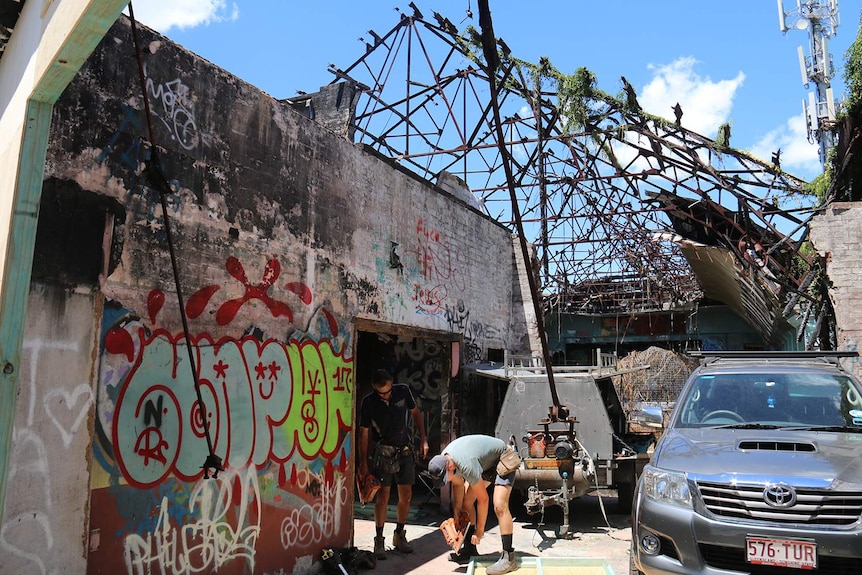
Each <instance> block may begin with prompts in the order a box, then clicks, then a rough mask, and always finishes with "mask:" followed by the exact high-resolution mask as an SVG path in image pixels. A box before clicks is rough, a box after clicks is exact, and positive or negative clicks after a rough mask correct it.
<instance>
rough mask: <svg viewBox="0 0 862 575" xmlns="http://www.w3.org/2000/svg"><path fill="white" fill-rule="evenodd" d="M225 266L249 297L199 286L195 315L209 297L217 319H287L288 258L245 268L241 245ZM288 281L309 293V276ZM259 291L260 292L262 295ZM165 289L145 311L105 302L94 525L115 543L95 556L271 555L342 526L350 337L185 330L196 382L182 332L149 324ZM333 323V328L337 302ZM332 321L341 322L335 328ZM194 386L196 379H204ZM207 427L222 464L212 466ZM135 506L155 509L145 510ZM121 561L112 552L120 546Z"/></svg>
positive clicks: (136, 564)
mask: <svg viewBox="0 0 862 575" xmlns="http://www.w3.org/2000/svg"><path fill="white" fill-rule="evenodd" d="M226 270H227V272H228V274H229V275H230V276H231V277H232V278H234V279H235V280H237V281H239V282H241V284H242V291H241V292H240V293H241V295H240V297H232V298H226V299H221V300H220V299H218V296H217V295H216V294H217V293H218V292H219V291H220V287H219V286H207V287H204V288H201V289H199V290H197V291H196V292H195V293H194V294H193V295H192V297H191V298H190V299H189V302H188V305H187V309H188V310H189V317H190V318H195V317H199V316H200V315H201V314H202V313H203V312H204V311H205V310H210V309H211V310H212V311H213V317H214V318H215V321H216V324H218V325H233V324H235V323H237V322H238V321H239V319H240V318H247V317H248V316H249V313H252V312H253V313H257V314H259V313H261V311H263V313H267V314H269V315H271V316H273V317H278V318H283V319H285V320H286V321H288V322H291V321H292V319H293V310H291V308H290V307H289V304H288V303H287V302H286V301H281V299H283V298H279V297H277V296H275V295H273V293H272V292H273V291H274V290H275V288H276V287H280V284H279V285H276V280H278V278H279V276H280V266H279V264H278V262H277V260H275V259H270V260H269V261H267V262H266V264H265V265H264V266H263V272H262V274H261V280H260V281H259V282H257V281H255V282H252V281H250V280H248V278H247V276H246V272H245V269H244V266H243V265H242V264H241V263H240V262H239V260H237V259H236V258H229V259H228V261H227V263H226ZM285 287H286V289H287V290H288V291H289V292H291V293H293V294H295V295H296V296H298V297H299V298H300V301H301V302H302V303H303V304H310V302H311V301H312V299H313V297H312V294H311V292H310V290H309V289H308V288H307V287H306V286H305V285H304V284H300V283H287V284H285ZM253 302H258V303H263V305H262V306H254V305H252V303H253ZM164 305H165V297H164V294H163V293H162V292H161V291H160V290H152V291H150V292H149V294H147V297H146V302H145V307H146V315H145V317H143V318H142V317H139V316H138V315H136V314H134V313H132V312H130V311H129V310H126V309H124V308H122V307H121V306H117V305H114V304H111V305H108V306H107V309H106V312H105V314H104V322H103V328H102V330H103V337H102V349H101V366H100V378H99V386H98V393H97V408H96V411H97V418H96V419H97V422H96V423H97V427H98V429H99V433H98V434H97V435H98V437H99V438H100V441H99V443H98V445H97V446H96V450H95V461H96V462H98V463H99V464H100V466H101V468H102V471H103V473H104V474H105V475H106V478H105V479H103V480H102V482H101V483H100V484H97V485H95V486H94V491H93V500H94V502H98V504H94V505H93V510H92V514H91V525H92V526H93V528H94V529H97V530H98V532H99V534H100V539H101V545H102V547H106V546H107V547H111V545H112V544H113V545H114V547H115V548H117V549H118V550H119V549H122V557H121V560H122V562H121V563H118V560H119V559H120V558H117V557H114V558H113V559H104V560H103V561H102V562H99V561H92V557H96V555H93V554H91V562H90V564H89V565H88V567H89V568H90V569H91V572H94V573H95V572H98V571H99V570H100V569H101V570H104V569H105V568H107V567H111V568H119V569H123V570H124V571H125V572H127V573H129V574H130V575H132V574H138V573H141V574H143V573H153V572H159V573H171V574H174V575H180V574H188V573H199V572H210V571H215V570H218V571H219V572H220V573H251V572H255V573H257V572H260V573H263V572H269V571H277V570H278V568H282V567H284V566H288V567H289V565H290V563H289V562H290V560H294V561H299V559H300V558H301V557H303V556H305V557H312V556H314V555H315V554H316V553H317V551H319V547H320V545H322V544H324V543H327V542H330V543H331V542H332V541H339V540H341V541H342V542H344V543H346V542H347V538H348V537H349V533H350V529H351V524H352V515H353V509H352V507H351V504H352V489H350V487H351V486H352V482H351V481H349V480H348V477H352V471H353V470H352V463H351V461H350V458H349V457H348V455H347V454H349V453H352V451H353V446H352V433H351V430H352V427H353V393H354V372H353V360H352V358H350V357H349V356H348V355H347V350H348V349H350V348H348V346H346V345H344V344H335V343H333V340H332V339H329V338H327V337H321V336H318V337H317V338H316V339H315V338H312V337H309V335H308V334H306V335H305V337H303V338H301V339H298V338H293V339H290V340H288V341H281V340H276V339H273V338H262V337H260V332H259V331H257V330H254V329H248V328H246V329H244V330H243V333H244V335H242V336H240V337H222V338H218V339H216V338H213V337H212V336H210V335H209V334H207V333H198V334H196V335H193V336H191V339H192V341H191V343H192V349H193V352H194V362H193V363H194V366H195V368H196V370H197V378H196V379H197V382H198V387H197V389H196V387H195V383H194V382H195V378H194V377H192V373H191V365H190V363H192V362H189V361H188V351H187V347H186V342H185V336H184V335H183V334H182V333H172V332H170V331H168V330H166V329H164V328H160V327H159V328H153V327H152V326H153V325H154V324H156V322H157V316H158V314H159V312H160V311H161V310H162V308H163V306H164ZM321 311H323V312H325V313H324V314H323V316H324V317H326V321H325V322H324V324H323V325H324V326H325V329H324V330H323V333H327V331H328V332H329V333H330V334H332V335H336V334H337V333H338V329H339V327H338V325H337V322H336V320H335V318H334V316H333V315H332V314H331V313H330V312H328V311H327V310H321ZM333 332H334V333H333ZM198 394H199V395H198ZM207 435H209V437H210V438H211V442H212V447H213V451H214V452H215V453H216V454H217V455H218V456H219V457H221V458H222V461H223V463H224V467H225V470H224V471H222V472H221V473H220V474H219V475H218V477H217V478H215V479H206V478H205V477H204V475H203V473H204V472H203V469H202V468H201V464H202V463H203V462H204V460H205V459H206V456H207V454H208V444H207ZM141 509H148V510H149V511H148V512H147V513H146V514H145V515H144V516H143V517H142V516H141V512H140V510H141ZM112 561H113V562H112Z"/></svg>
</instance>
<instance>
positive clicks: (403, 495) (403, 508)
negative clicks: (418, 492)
mask: <svg viewBox="0 0 862 575" xmlns="http://www.w3.org/2000/svg"><path fill="white" fill-rule="evenodd" d="M412 497H413V486H412V485H399V486H398V512H397V515H396V517H398V523H406V522H407V515H408V514H409V513H410V499H411V498H412ZM375 511H377V509H376V508H375Z"/></svg>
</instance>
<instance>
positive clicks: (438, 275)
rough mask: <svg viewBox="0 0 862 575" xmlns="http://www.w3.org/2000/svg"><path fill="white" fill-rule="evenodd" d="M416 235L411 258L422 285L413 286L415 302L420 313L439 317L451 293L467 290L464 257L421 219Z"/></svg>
mask: <svg viewBox="0 0 862 575" xmlns="http://www.w3.org/2000/svg"><path fill="white" fill-rule="evenodd" d="M415 232H416V243H415V247H414V248H413V249H412V250H411V251H410V255H411V256H412V259H413V264H414V266H415V269H416V271H417V274H418V276H419V278H420V281H418V282H416V283H415V284H414V288H413V301H414V302H416V311H417V312H418V313H423V314H427V315H438V314H441V313H442V312H443V310H444V308H445V305H446V302H447V300H448V298H449V294H450V293H463V292H464V290H465V289H466V288H467V284H466V278H467V276H466V270H465V269H464V266H465V264H464V262H463V260H464V255H463V254H462V253H461V250H460V248H459V247H458V245H457V243H456V242H455V241H453V240H452V239H451V238H449V237H448V236H447V235H446V234H445V233H444V232H442V231H440V230H438V229H435V228H434V227H432V226H429V225H428V223H427V222H426V221H425V220H423V219H422V218H419V220H418V221H417V222H416V229H415Z"/></svg>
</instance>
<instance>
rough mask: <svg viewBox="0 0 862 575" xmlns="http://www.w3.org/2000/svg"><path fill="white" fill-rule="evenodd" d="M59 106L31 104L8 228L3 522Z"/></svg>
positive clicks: (3, 310) (0, 431)
mask: <svg viewBox="0 0 862 575" xmlns="http://www.w3.org/2000/svg"><path fill="white" fill-rule="evenodd" d="M53 108H54V106H53V105H52V104H46V103H43V102H35V101H32V100H31V101H30V102H28V104H27V125H26V126H25V127H24V138H23V142H22V146H21V161H20V164H19V168H18V182H17V186H16V188H17V190H18V193H17V195H16V198H15V204H14V206H13V208H12V209H13V212H12V223H11V229H10V231H9V250H8V251H7V254H8V255H7V258H6V269H5V275H4V278H3V285H4V286H5V289H4V290H3V292H2V300H0V478H2V481H0V524H2V522H3V509H4V508H5V502H6V478H7V476H8V473H9V457H10V454H11V450H12V429H13V427H14V424H15V408H16V406H17V404H18V401H17V398H18V374H19V373H20V371H21V345H22V340H23V336H24V318H25V317H26V315H27V296H28V294H29V292H30V274H31V272H32V270H33V250H34V247H35V244H36V225H37V223H38V222H39V201H40V199H41V197H42V177H43V174H44V172H45V155H46V153H47V149H48V134H49V132H50V129H51V112H52V110H53Z"/></svg>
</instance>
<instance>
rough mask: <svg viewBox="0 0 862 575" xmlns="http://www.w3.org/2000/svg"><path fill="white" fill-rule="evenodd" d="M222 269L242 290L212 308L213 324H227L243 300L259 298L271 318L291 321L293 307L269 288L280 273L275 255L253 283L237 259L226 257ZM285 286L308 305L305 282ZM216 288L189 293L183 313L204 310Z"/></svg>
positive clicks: (307, 289)
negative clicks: (273, 293) (240, 284)
mask: <svg viewBox="0 0 862 575" xmlns="http://www.w3.org/2000/svg"><path fill="white" fill-rule="evenodd" d="M225 269H226V270H227V272H228V274H230V276H231V277H233V278H234V279H236V280H238V281H239V282H240V283H242V285H243V287H244V288H245V291H244V293H243V295H242V296H241V297H238V298H234V299H231V300H228V301H226V302H224V303H223V304H221V305H220V306H219V308H218V310H217V311H216V316H215V319H216V323H217V324H218V325H227V324H229V323H230V322H231V321H233V319H234V318H235V317H236V314H237V313H239V310H240V309H241V308H242V306H243V305H245V304H246V303H247V302H249V301H251V300H259V301H261V302H263V303H264V305H266V307H267V308H268V309H269V311H270V313H272V315H273V317H286V318H287V319H288V321H291V322H292V321H293V310H292V309H291V308H290V306H289V305H288V304H287V303H285V302H283V301H280V300H277V299H275V298H273V297H272V296H271V295H270V294H269V291H270V289H271V288H272V287H273V285H274V284H275V281H276V280H277V279H278V276H279V275H281V264H279V262H278V260H277V259H276V258H271V259H270V260H269V261H268V262H266V265H265V266H264V269H263V274H262V277H261V281H260V282H259V283H256V284H253V283H251V282H250V281H249V280H248V276H247V275H246V273H245V268H244V267H243V265H242V262H240V261H239V260H238V259H237V258H235V257H234V256H230V257H229V258H228V259H227V261H226V262H225ZM284 287H285V289H287V290H288V291H290V292H291V293H294V294H296V295H297V296H299V300H300V301H301V302H302V303H304V304H306V305H308V304H310V303H311V300H312V298H313V296H312V293H311V290H310V289H309V288H308V286H307V285H305V284H304V283H301V282H290V283H288V284H286V285H285V286H284ZM218 290H219V287H218V286H215V285H211V286H206V287H203V288H201V289H200V290H198V291H197V292H195V293H194V294H192V296H191V297H190V298H189V302H188V304H187V305H186V313H187V314H188V317H190V318H192V319H194V318H196V317H198V316H200V315H201V314H202V313H203V312H204V310H205V309H206V306H207V304H208V303H209V301H210V299H211V298H212V297H213V295H215V293H216V292H217V291H218Z"/></svg>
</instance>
